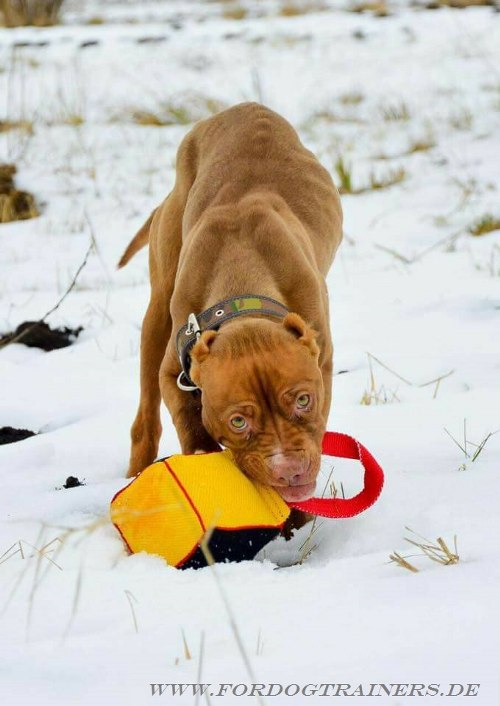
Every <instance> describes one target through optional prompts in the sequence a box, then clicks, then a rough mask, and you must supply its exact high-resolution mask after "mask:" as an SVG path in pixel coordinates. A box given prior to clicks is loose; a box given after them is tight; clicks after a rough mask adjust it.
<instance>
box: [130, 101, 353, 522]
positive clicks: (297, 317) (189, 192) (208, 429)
mask: <svg viewBox="0 0 500 706" xmlns="http://www.w3.org/2000/svg"><path fill="white" fill-rule="evenodd" d="M341 239H342V210H341V206H340V201H339V196H338V193H337V190H336V188H335V186H334V184H333V182H332V180H331V178H330V175H329V174H328V172H327V171H326V169H324V168H323V167H322V166H321V164H320V163H319V162H318V160H317V159H316V157H315V156H314V155H313V154H312V153H311V152H309V151H308V150H306V149H305V148H304V146H303V145H302V143H301V142H300V140H299V137H298V135H297V133H296V132H295V130H294V129H293V128H292V127H291V125H290V124H289V123H288V122H287V121H286V120H284V119H283V118H282V117H280V116H279V115H277V114H276V113H274V112H272V111H271V110H269V109H267V108H265V107H264V106H262V105H258V104H256V103H244V104H241V105H237V106H235V107H233V108H230V109H229V110H225V111H223V112H221V113H219V114H218V115H215V116H214V117H212V118H209V119H208V120H204V121H202V122H199V123H197V124H196V125H195V127H194V128H193V129H192V130H191V131H190V132H189V134H188V135H187V136H186V137H185V138H184V140H183V141H182V144H181V146H180V148H179V151H178V155H177V165H176V181H175V186H174V189H173V191H172V192H171V193H170V194H169V196H168V197H167V198H166V199H165V201H163V203H162V204H161V205H160V206H159V207H158V208H157V209H156V210H155V211H154V212H153V214H152V215H151V216H150V218H149V219H148V221H147V222H146V223H145V225H144V226H143V227H142V228H141V230H140V231H139V232H138V234H137V235H136V236H135V238H134V239H133V240H132V242H131V243H130V245H129V246H128V248H127V250H126V251H125V253H124V255H123V257H122V259H121V260H120V263H119V267H122V266H123V265H125V264H126V263H127V262H128V261H129V259H130V258H131V257H132V256H133V255H134V254H135V253H136V252H137V251H138V250H139V249H140V248H141V247H143V246H144V245H146V244H147V243H148V242H149V269H150V277H151V299H150V302H149V306H148V309H147V311H146V315H145V317H144V323H143V326H142V337H141V395H140V402H139V409H138V412H137V416H136V418H135V421H134V423H133V426H132V430H131V437H132V450H131V457H130V466H129V470H128V476H133V475H135V474H137V473H138V472H139V471H141V470H142V469H143V468H144V467H145V466H147V465H148V464H150V463H151V462H152V461H153V460H154V459H155V458H156V455H157V452H158V444H159V440H160V435H161V424H160V403H161V399H163V401H164V402H165V404H166V405H167V407H168V409H169V411H170V414H171V416H172V420H173V423H174V425H175V428H176V430H177V434H178V436H179V441H180V444H181V448H182V452H183V453H185V454H191V453H196V452H200V451H202V452H206V451H216V450H220V445H222V446H224V447H227V448H228V449H230V450H231V451H232V453H233V455H234V458H235V461H236V463H237V464H238V466H239V467H240V468H241V470H242V471H243V472H244V473H246V474H247V475H248V476H250V477H251V478H254V479H257V480H259V481H261V482H263V483H265V484H267V485H272V486H274V487H275V488H276V489H277V490H278V492H279V493H280V494H281V495H282V497H283V498H284V499H285V500H287V501H300V500H304V499H306V498H308V497H310V496H311V495H312V493H313V492H314V488H315V483H316V477H317V474H318V471H319V466H320V453H321V440H322V437H323V434H324V431H325V428H326V423H327V419H328V412H329V409H330V400H331V386H332V355H333V346H332V341H331V335H330V324H329V314H328V293H327V288H326V283H325V276H326V274H327V272H328V270H329V268H330V265H331V263H332V260H333V257H334V255H335V252H336V250H337V248H338V246H339V244H340V242H341ZM207 310H208V311H207ZM186 388H187V389H186ZM303 521H304V518H302V523H303ZM294 523H295V526H298V525H300V524H301V520H300V518H297V517H295V519H294Z"/></svg>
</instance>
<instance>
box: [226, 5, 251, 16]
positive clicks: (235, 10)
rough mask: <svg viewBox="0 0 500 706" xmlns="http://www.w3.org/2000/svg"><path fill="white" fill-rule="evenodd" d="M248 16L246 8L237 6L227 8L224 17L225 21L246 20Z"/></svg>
mask: <svg viewBox="0 0 500 706" xmlns="http://www.w3.org/2000/svg"><path fill="white" fill-rule="evenodd" d="M247 14H248V11H247V10H246V8H244V7H242V6H241V5H235V6H234V7H226V8H225V9H224V12H223V13H222V16H223V17H224V19H225V20H244V19H245V17H246V16H247Z"/></svg>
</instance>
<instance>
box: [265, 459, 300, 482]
mask: <svg viewBox="0 0 500 706" xmlns="http://www.w3.org/2000/svg"><path fill="white" fill-rule="evenodd" d="M267 462H268V465H269V468H270V471H271V475H272V477H273V479H274V480H275V481H277V482H279V483H284V484H286V485H301V483H302V482H303V481H302V476H303V475H304V473H305V471H306V470H307V463H306V460H305V458H304V456H303V455H302V454H284V453H278V454H273V455H272V456H268V457H267Z"/></svg>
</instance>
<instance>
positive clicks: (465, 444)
mask: <svg viewBox="0 0 500 706" xmlns="http://www.w3.org/2000/svg"><path fill="white" fill-rule="evenodd" d="M445 432H446V433H447V434H448V436H449V437H450V439H451V440H452V441H453V442H454V443H455V444H456V446H458V448H459V449H460V451H462V453H463V455H464V459H465V460H464V462H463V463H462V464H461V465H460V466H459V467H458V470H459V471H466V470H467V464H468V463H469V462H470V463H474V461H477V459H478V457H479V456H480V454H481V453H482V451H483V450H484V447H485V446H486V444H487V443H488V441H489V440H490V439H491V437H492V436H493V435H494V434H497V433H498V430H497V431H490V432H489V433H488V434H486V436H485V437H484V438H483V439H482V440H481V441H480V442H479V444H477V443H476V442H474V441H471V440H470V439H468V438H467V420H466V419H464V424H463V441H462V442H460V441H458V439H457V438H455V437H454V436H453V434H451V432H449V431H448V429H446V428H445ZM471 447H472V448H471Z"/></svg>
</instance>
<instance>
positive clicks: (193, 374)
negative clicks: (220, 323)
mask: <svg viewBox="0 0 500 706" xmlns="http://www.w3.org/2000/svg"><path fill="white" fill-rule="evenodd" d="M216 338H217V331H203V333H202V334H201V336H200V338H199V339H198V340H197V341H196V343H195V344H194V346H193V348H192V349H191V353H190V355H191V370H190V371H189V376H190V378H191V380H192V381H193V382H194V383H195V385H198V386H200V364H201V363H203V361H204V360H206V359H207V358H208V356H209V355H210V348H211V346H212V343H213V342H214V340H215V339H216Z"/></svg>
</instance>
